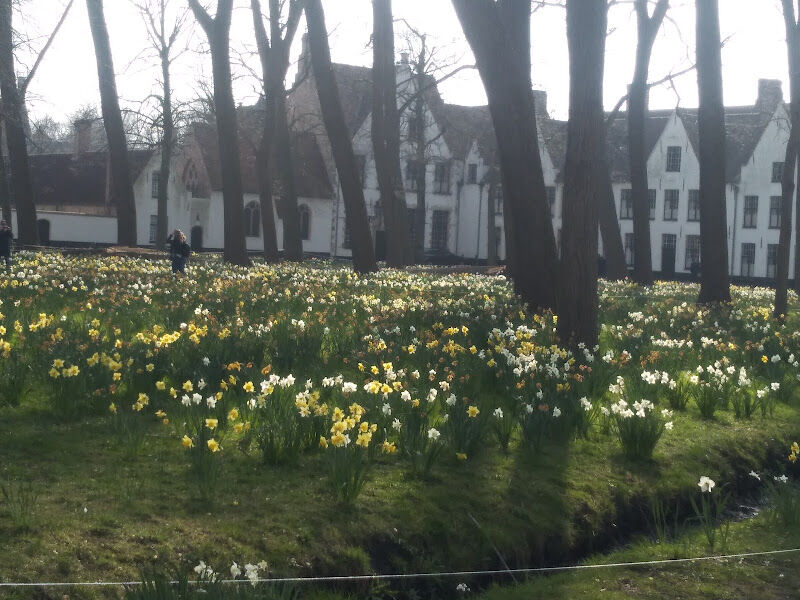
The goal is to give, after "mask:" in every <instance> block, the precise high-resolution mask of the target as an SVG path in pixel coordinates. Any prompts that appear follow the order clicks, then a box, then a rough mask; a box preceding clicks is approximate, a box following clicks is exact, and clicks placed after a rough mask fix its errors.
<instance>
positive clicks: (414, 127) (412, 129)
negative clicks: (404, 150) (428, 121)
mask: <svg viewBox="0 0 800 600" xmlns="http://www.w3.org/2000/svg"><path fill="white" fill-rule="evenodd" d="M421 124H424V118H423V119H417V118H415V117H413V116H410V117H409V118H408V137H409V138H411V139H412V140H413V139H415V138H416V137H417V136H419V135H420V133H421V132H420V130H421V129H422V127H420V125H421Z"/></svg>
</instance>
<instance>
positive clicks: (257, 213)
mask: <svg viewBox="0 0 800 600" xmlns="http://www.w3.org/2000/svg"><path fill="white" fill-rule="evenodd" d="M244 234H245V235H246V236H247V237H258V236H260V235H261V209H260V207H259V206H258V202H255V201H253V202H250V203H248V204H247V206H245V207H244Z"/></svg>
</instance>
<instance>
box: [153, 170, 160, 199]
mask: <svg viewBox="0 0 800 600" xmlns="http://www.w3.org/2000/svg"><path fill="white" fill-rule="evenodd" d="M160 183H161V171H153V175H152V176H151V177H150V196H152V197H153V198H158V186H159V184H160Z"/></svg>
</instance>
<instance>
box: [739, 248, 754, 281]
mask: <svg viewBox="0 0 800 600" xmlns="http://www.w3.org/2000/svg"><path fill="white" fill-rule="evenodd" d="M755 264H756V245H755V244H754V243H752V242H745V243H743V244H742V266H741V270H740V272H739V274H740V275H741V276H742V277H752V276H753V267H754V266H755Z"/></svg>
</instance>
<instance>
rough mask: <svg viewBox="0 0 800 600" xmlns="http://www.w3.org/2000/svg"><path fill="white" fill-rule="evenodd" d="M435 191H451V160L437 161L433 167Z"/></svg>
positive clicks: (438, 192)
mask: <svg viewBox="0 0 800 600" xmlns="http://www.w3.org/2000/svg"><path fill="white" fill-rule="evenodd" d="M433 193H434V194H449V193H450V163H449V162H440V163H436V166H435V167H434V169H433Z"/></svg>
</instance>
